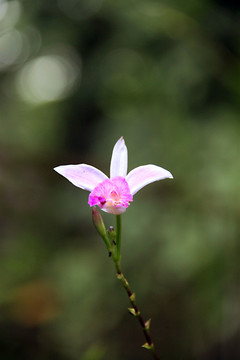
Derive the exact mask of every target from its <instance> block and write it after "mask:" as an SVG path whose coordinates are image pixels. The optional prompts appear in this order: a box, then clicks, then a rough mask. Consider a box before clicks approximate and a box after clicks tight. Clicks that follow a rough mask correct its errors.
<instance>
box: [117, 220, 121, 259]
mask: <svg viewBox="0 0 240 360" xmlns="http://www.w3.org/2000/svg"><path fill="white" fill-rule="evenodd" d="M121 238H122V219H121V215H116V261H117V262H118V263H119V264H120V261H121Z"/></svg>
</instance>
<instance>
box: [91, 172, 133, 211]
mask: <svg viewBox="0 0 240 360" xmlns="http://www.w3.org/2000/svg"><path fill="white" fill-rule="evenodd" d="M130 201H133V197H132V194H131V193H130V189H129V185H128V183H127V181H126V180H125V179H124V177H121V176H118V177H115V178H113V179H106V180H104V181H103V182H101V183H100V184H98V185H97V186H96V187H95V188H94V189H93V191H92V192H91V193H90V195H89V199H88V204H89V205H90V206H95V205H98V206H99V207H100V208H101V209H102V210H104V211H106V212H108V213H112V214H115V215H118V214H121V213H123V212H124V211H126V209H127V207H128V206H129V203H130Z"/></svg>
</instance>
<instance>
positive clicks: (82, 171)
mask: <svg viewBox="0 0 240 360" xmlns="http://www.w3.org/2000/svg"><path fill="white" fill-rule="evenodd" d="M54 170H55V171H57V172H58V173H59V174H60V175H62V176H64V177H65V178H67V179H68V180H69V181H71V183H72V184H73V185H75V186H77V187H80V188H81V189H84V190H88V191H92V190H93V189H94V188H95V187H96V186H97V185H98V184H99V183H100V182H102V181H104V180H106V179H107V176H106V175H105V174H104V173H103V172H102V171H100V170H98V169H96V168H95V167H93V166H90V165H86V164H79V165H62V166H57V167H55V168H54Z"/></svg>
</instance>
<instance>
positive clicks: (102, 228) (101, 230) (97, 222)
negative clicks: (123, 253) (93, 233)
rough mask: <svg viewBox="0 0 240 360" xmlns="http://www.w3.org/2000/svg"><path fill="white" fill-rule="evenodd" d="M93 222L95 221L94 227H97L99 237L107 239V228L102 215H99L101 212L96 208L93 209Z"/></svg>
mask: <svg viewBox="0 0 240 360" xmlns="http://www.w3.org/2000/svg"><path fill="white" fill-rule="evenodd" d="M92 220H93V225H94V226H95V228H96V230H97V232H98V233H99V235H100V236H101V237H104V238H105V237H106V228H105V225H104V222H103V219H102V217H101V215H100V214H99V212H98V211H97V209H96V207H95V206H94V207H93V208H92Z"/></svg>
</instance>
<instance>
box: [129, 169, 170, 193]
mask: <svg viewBox="0 0 240 360" xmlns="http://www.w3.org/2000/svg"><path fill="white" fill-rule="evenodd" d="M166 178H169V179H172V178H173V176H172V174H171V173H170V172H169V171H167V170H165V169H163V168H161V167H160V166H156V165H143V166H139V167H137V168H135V169H133V170H132V171H130V173H129V174H128V175H127V177H126V180H127V182H128V185H129V188H130V191H131V194H132V195H134V194H136V193H137V192H138V191H139V190H140V189H142V188H143V187H144V186H146V185H148V184H150V183H152V182H154V181H157V180H162V179H166Z"/></svg>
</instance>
